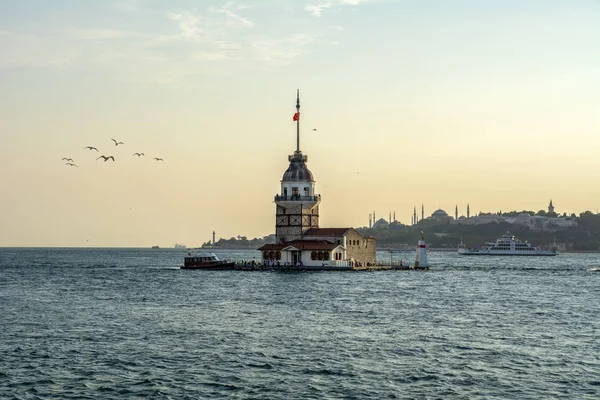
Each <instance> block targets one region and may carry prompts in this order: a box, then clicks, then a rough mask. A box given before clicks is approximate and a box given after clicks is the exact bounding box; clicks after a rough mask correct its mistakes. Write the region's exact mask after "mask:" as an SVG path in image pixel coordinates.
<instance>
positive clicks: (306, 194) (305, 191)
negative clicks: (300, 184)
mask: <svg viewBox="0 0 600 400" xmlns="http://www.w3.org/2000/svg"><path fill="white" fill-rule="evenodd" d="M304 197H308V188H307V187H305V188H304Z"/></svg>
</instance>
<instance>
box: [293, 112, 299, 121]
mask: <svg viewBox="0 0 600 400" xmlns="http://www.w3.org/2000/svg"><path fill="white" fill-rule="evenodd" d="M299 119H300V113H299V112H297V113H296V114H294V121H298V120H299Z"/></svg>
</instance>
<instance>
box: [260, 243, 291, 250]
mask: <svg viewBox="0 0 600 400" xmlns="http://www.w3.org/2000/svg"><path fill="white" fill-rule="evenodd" d="M284 247H287V243H267V244H263V245H262V246H261V247H259V248H258V249H256V250H283V248H284Z"/></svg>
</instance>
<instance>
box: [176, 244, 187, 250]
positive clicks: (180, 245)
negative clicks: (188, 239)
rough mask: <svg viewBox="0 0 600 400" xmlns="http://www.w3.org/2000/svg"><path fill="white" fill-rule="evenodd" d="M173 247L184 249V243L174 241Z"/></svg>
mask: <svg viewBox="0 0 600 400" xmlns="http://www.w3.org/2000/svg"><path fill="white" fill-rule="evenodd" d="M175 248H176V249H185V248H186V247H185V244H181V243H175Z"/></svg>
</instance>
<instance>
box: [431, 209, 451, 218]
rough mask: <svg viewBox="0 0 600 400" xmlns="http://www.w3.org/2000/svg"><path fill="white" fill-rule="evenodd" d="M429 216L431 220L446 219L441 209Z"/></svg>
mask: <svg viewBox="0 0 600 400" xmlns="http://www.w3.org/2000/svg"><path fill="white" fill-rule="evenodd" d="M431 216H432V217H433V218H448V213H447V212H446V211H444V210H442V209H439V210H435V211H434V212H433V214H431Z"/></svg>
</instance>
